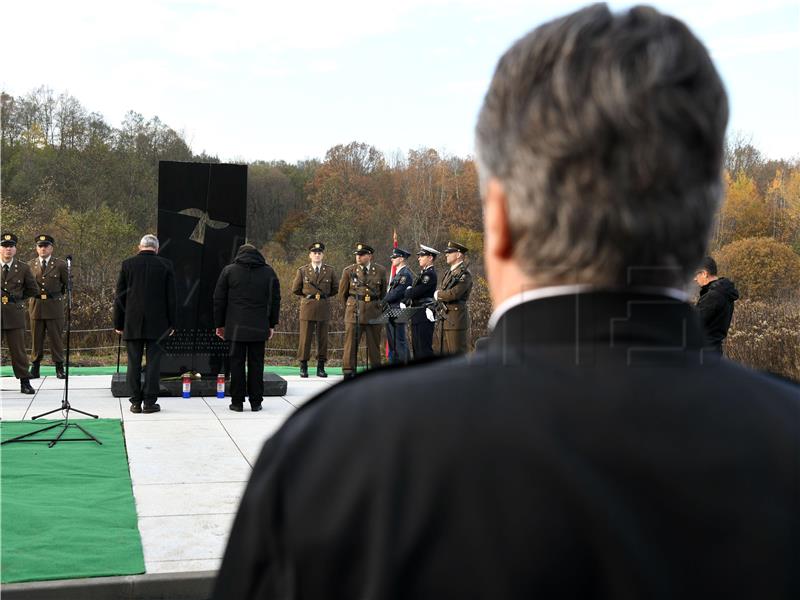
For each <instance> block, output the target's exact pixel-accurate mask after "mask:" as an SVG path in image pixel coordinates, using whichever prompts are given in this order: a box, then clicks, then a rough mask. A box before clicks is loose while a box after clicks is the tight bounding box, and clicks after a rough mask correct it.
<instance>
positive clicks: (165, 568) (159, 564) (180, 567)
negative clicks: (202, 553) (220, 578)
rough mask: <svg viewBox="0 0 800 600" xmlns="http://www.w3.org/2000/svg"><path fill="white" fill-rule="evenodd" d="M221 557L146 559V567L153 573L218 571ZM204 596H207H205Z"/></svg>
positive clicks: (147, 570)
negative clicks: (205, 558)
mask: <svg viewBox="0 0 800 600" xmlns="http://www.w3.org/2000/svg"><path fill="white" fill-rule="evenodd" d="M220 564H222V559H221V558H213V559H207V560H204V559H199V560H156V561H150V562H148V561H145V563H144V568H145V571H146V572H147V573H148V574H151V573H191V572H195V571H218V570H219V566H220ZM203 597H204V598H205V597H207V596H203Z"/></svg>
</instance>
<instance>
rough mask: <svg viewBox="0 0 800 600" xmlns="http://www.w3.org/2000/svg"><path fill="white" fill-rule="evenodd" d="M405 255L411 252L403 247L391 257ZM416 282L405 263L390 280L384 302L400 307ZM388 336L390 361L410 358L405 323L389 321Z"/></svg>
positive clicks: (394, 361)
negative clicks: (407, 292) (409, 289)
mask: <svg viewBox="0 0 800 600" xmlns="http://www.w3.org/2000/svg"><path fill="white" fill-rule="evenodd" d="M401 256H402V257H403V258H404V259H407V258H408V257H409V256H411V253H410V252H408V251H406V250H403V249H402V248H395V249H394V251H393V252H392V255H391V257H390V258H399V257H401ZM413 282H414V274H413V273H412V272H411V269H409V268H408V265H403V266H402V267H401V268H400V269H399V270H398V271H397V272H396V273H395V274H394V277H392V279H391V281H390V282H389V289H388V291H387V292H386V297H385V298H384V299H383V301H384V304H386V305H387V306H389V307H391V308H399V306H400V303H401V302H403V300H405V297H406V290H407V289H408V288H409V287H410V286H411V284H412V283H413ZM386 338H387V339H388V341H389V362H391V363H402V362H407V361H408V359H409V354H408V340H407V339H406V324H405V323H387V324H386Z"/></svg>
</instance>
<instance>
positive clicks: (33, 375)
mask: <svg viewBox="0 0 800 600" xmlns="http://www.w3.org/2000/svg"><path fill="white" fill-rule="evenodd" d="M29 375H30V379H39V362H38V361H37V362H32V363H31V372H30V373H29Z"/></svg>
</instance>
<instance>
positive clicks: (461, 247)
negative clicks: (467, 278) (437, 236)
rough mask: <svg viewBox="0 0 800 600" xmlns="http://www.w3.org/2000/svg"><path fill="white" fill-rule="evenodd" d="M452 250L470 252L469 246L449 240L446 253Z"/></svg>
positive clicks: (463, 252)
mask: <svg viewBox="0 0 800 600" xmlns="http://www.w3.org/2000/svg"><path fill="white" fill-rule="evenodd" d="M451 252H461V254H466V253H467V252H469V248H467V247H466V246H464V245H463V244H459V243H458V242H447V248H446V249H445V251H444V253H445V254H450V253H451Z"/></svg>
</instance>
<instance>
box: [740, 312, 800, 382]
mask: <svg viewBox="0 0 800 600" xmlns="http://www.w3.org/2000/svg"><path fill="white" fill-rule="evenodd" d="M725 356H727V357H728V358H730V359H731V360H735V361H737V362H740V363H742V364H744V365H747V366H749V367H753V368H755V369H760V370H763V371H769V372H771V373H775V374H777V375H780V376H782V377H786V378H788V379H791V380H793V381H796V382H800V302H783V303H771V304H768V303H766V302H759V301H755V300H740V301H738V302H737V303H736V308H735V310H734V313H733V322H732V323H731V328H730V331H729V332H728V338H727V340H726V341H725Z"/></svg>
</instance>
